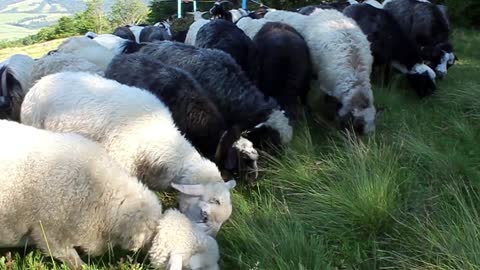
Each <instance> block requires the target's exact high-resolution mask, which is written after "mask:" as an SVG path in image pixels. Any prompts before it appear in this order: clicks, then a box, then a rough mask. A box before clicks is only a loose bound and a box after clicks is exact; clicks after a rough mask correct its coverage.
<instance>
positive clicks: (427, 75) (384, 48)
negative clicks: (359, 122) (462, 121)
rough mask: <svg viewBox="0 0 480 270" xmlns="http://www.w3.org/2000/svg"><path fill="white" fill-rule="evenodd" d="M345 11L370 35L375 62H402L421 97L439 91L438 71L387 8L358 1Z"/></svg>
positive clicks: (382, 64) (401, 64) (381, 63)
mask: <svg viewBox="0 0 480 270" xmlns="http://www.w3.org/2000/svg"><path fill="white" fill-rule="evenodd" d="M343 14H344V15H346V16H347V17H350V18H352V19H354V20H355V21H356V22H357V24H358V26H359V27H360V28H361V29H362V31H363V32H364V33H365V35H367V38H368V41H370V49H371V51H372V54H373V58H374V65H375V66H390V65H393V67H395V68H399V67H400V66H401V67H400V71H401V72H403V73H404V74H406V75H407V78H408V79H409V80H410V82H411V84H412V85H413V88H414V89H415V91H416V92H417V94H418V95H419V96H421V97H423V96H427V95H430V94H432V93H433V92H434V91H435V89H436V86H435V77H436V76H435V72H434V71H433V70H432V69H430V68H429V67H428V66H426V65H425V64H423V60H422V56H421V54H420V51H419V49H418V47H417V45H416V43H415V41H413V40H412V39H411V38H410V37H408V36H407V35H406V34H405V33H404V31H403V30H402V28H401V27H400V25H399V24H398V23H397V21H396V20H395V19H394V18H393V17H392V16H391V15H390V14H389V13H388V12H387V11H385V10H383V9H379V8H375V7H373V6H371V5H369V4H356V5H351V6H349V7H347V8H346V9H345V10H344V11H343ZM419 72H420V73H419ZM424 83H425V85H424Z"/></svg>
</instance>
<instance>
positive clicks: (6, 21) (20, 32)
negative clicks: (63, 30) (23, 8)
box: [0, 12, 71, 40]
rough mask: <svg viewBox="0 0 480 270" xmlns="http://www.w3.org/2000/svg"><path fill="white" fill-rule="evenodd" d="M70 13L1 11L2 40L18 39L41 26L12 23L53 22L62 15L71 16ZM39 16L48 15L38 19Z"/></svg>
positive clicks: (0, 29) (33, 32) (34, 31)
mask: <svg viewBox="0 0 480 270" xmlns="http://www.w3.org/2000/svg"><path fill="white" fill-rule="evenodd" d="M69 15H71V14H68V13H28V12H11V13H10V12H1V13H0V40H16V39H21V38H23V37H26V36H28V35H32V34H35V33H37V32H38V31H39V30H40V28H42V27H41V26H39V27H38V28H35V29H30V28H25V27H21V26H16V25H11V24H12V23H17V22H19V21H20V20H25V21H24V22H23V23H35V22H44V21H46V22H48V23H51V24H53V23H54V22H56V21H57V20H58V19H59V18H60V17H62V16H69ZM38 16H46V17H45V18H42V19H40V20H39V19H38V18H37V17H38Z"/></svg>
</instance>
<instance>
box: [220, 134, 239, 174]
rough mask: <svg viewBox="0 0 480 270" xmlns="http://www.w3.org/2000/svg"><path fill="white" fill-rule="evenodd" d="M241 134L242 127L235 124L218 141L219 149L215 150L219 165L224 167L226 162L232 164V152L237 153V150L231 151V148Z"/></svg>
mask: <svg viewBox="0 0 480 270" xmlns="http://www.w3.org/2000/svg"><path fill="white" fill-rule="evenodd" d="M240 134H241V132H240V129H239V128H238V127H237V126H233V127H232V128H230V129H229V130H226V131H225V132H224V133H223V134H222V137H221V138H220V141H219V142H218V146H217V150H216V151H215V163H216V164H217V165H219V167H221V168H223V165H224V164H225V162H226V163H228V165H231V164H230V163H231V160H229V159H231V158H232V152H233V153H234V154H235V151H231V148H232V145H233V144H234V143H235V142H236V141H237V140H238V139H239V138H240ZM227 161H229V162H227ZM235 164H236V163H235Z"/></svg>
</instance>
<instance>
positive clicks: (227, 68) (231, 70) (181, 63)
mask: <svg viewBox="0 0 480 270" xmlns="http://www.w3.org/2000/svg"><path fill="white" fill-rule="evenodd" d="M140 52H141V53H145V54H147V55H151V56H153V57H155V58H156V59H158V60H160V61H162V62H163V63H164V64H166V65H169V66H173V67H178V68H182V69H184V70H186V71H188V72H189V73H190V74H192V76H193V77H194V78H195V79H196V80H197V81H198V82H199V83H200V84H201V85H202V87H203V89H204V90H205V92H206V93H207V95H208V97H209V98H210V99H211V100H212V101H213V102H214V103H215V105H217V107H218V108H219V110H220V112H221V113H222V115H223V116H224V118H225V120H226V122H227V125H228V126H229V127H231V126H235V125H238V126H241V130H242V131H245V130H248V131H249V133H248V135H247V138H248V139H252V142H253V143H254V145H256V146H257V145H259V144H260V143H261V142H262V141H264V140H270V141H271V142H272V143H274V144H276V145H280V144H285V143H288V142H289V141H290V140H291V139H292V133H293V130H292V127H291V126H290V124H289V119H288V118H287V117H286V116H285V114H284V112H282V111H281V108H280V106H279V104H278V103H277V102H276V101H275V100H274V99H272V98H268V97H265V96H264V95H263V93H262V92H260V91H259V90H258V88H257V87H256V86H255V85H254V84H253V83H252V82H250V80H249V79H248V78H247V77H246V75H245V74H244V72H243V71H242V69H241V68H240V67H239V66H238V65H237V63H235V60H233V58H232V57H231V56H230V55H228V54H227V53H225V52H223V51H220V50H216V49H204V48H198V47H194V46H189V45H186V44H182V43H178V42H171V41H163V42H160V43H156V44H148V45H145V46H143V47H142V48H141V49H140Z"/></svg>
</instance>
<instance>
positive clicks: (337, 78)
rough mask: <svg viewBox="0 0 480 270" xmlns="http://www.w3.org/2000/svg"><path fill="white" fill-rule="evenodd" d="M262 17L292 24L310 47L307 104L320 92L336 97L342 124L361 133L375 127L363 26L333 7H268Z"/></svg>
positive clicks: (369, 66)
mask: <svg viewBox="0 0 480 270" xmlns="http://www.w3.org/2000/svg"><path fill="white" fill-rule="evenodd" d="M265 19H267V20H272V21H277V22H283V23H287V24H289V25H291V26H292V27H294V28H295V29H296V30H297V31H298V32H299V33H300V34H301V35H302V36H303V38H304V39H305V41H306V42H307V45H308V47H309V49H310V56H311V61H312V65H313V70H314V73H315V74H316V76H317V80H314V83H313V85H312V91H310V94H309V98H308V99H309V103H310V106H312V107H314V106H315V104H316V102H317V100H318V97H319V96H321V95H322V92H324V93H326V94H327V95H330V96H333V97H334V98H336V99H337V100H338V101H339V102H340V104H341V106H340V108H339V110H338V111H337V115H338V118H339V120H340V123H341V125H342V126H345V125H350V124H352V125H353V128H354V130H355V131H357V132H358V133H360V134H367V135H368V134H371V133H373V132H374V131H375V119H376V109H375V106H374V99H373V93H372V89H371V85H370V73H371V67H372V62H373V57H372V55H371V52H370V45H369V43H368V40H367V37H366V36H365V35H364V34H363V33H362V30H360V28H359V27H358V26H357V24H356V23H355V22H354V21H353V20H352V19H350V18H347V17H346V16H344V15H342V14H341V13H340V12H338V11H336V10H321V9H317V11H315V13H314V14H312V15H311V16H304V15H301V14H298V13H295V12H288V11H271V12H268V13H267V14H266V15H265Z"/></svg>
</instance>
